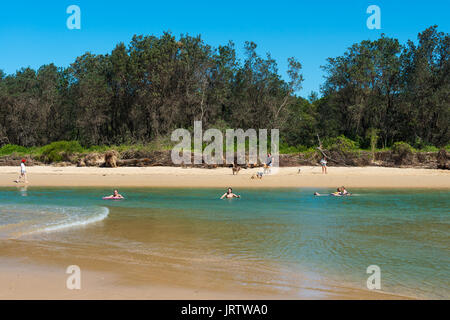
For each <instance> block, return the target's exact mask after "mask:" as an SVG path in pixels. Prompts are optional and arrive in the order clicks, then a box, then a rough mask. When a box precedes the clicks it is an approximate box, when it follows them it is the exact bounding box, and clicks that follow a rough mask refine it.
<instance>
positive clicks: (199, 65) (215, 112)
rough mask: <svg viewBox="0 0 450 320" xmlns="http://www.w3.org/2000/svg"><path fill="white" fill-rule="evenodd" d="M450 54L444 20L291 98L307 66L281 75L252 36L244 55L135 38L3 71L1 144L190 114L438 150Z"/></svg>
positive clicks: (85, 138) (103, 135)
mask: <svg viewBox="0 0 450 320" xmlns="http://www.w3.org/2000/svg"><path fill="white" fill-rule="evenodd" d="M311 50H314V48H311ZM449 56H450V38H449V35H448V34H447V33H443V32H439V31H438V30H437V27H436V26H433V27H430V28H428V29H426V30H425V31H423V32H421V33H420V34H419V35H418V41H416V43H415V42H413V41H408V42H407V43H405V44H401V43H399V41H398V40H397V39H393V38H388V37H385V36H381V37H380V38H379V39H377V40H375V41H362V42H360V43H357V44H354V45H353V46H352V47H350V48H349V49H348V50H347V51H346V52H345V53H344V54H343V55H342V56H339V57H334V58H329V59H327V61H326V63H325V62H324V63H325V65H324V66H323V69H324V71H325V80H324V84H323V86H322V89H321V90H322V98H320V99H319V98H318V95H317V94H316V93H312V94H311V95H310V96H309V97H308V99H304V98H301V97H298V96H296V95H295V93H296V92H298V90H299V89H300V88H301V85H302V81H303V75H302V71H301V68H302V66H301V64H300V62H299V61H297V60H296V59H294V58H290V59H289V60H288V62H289V68H288V76H289V79H288V80H286V81H285V80H283V79H282V78H281V76H280V75H279V74H278V70H277V63H276V61H275V60H274V59H273V58H272V57H271V56H270V54H267V55H266V56H260V55H259V54H257V52H256V44H254V43H253V42H247V43H246V44H245V57H244V58H243V59H242V60H239V59H238V58H237V57H236V52H235V48H234V44H233V43H232V42H230V43H228V44H226V45H223V46H219V47H217V48H215V47H211V46H209V45H208V44H206V43H204V41H203V40H202V39H201V38H200V36H197V37H192V36H188V35H182V36H181V37H180V38H179V39H176V38H175V37H174V36H173V35H172V34H170V33H164V34H163V35H162V36H161V37H155V36H134V37H133V39H132V40H131V42H130V44H129V45H128V46H125V45H124V44H123V43H120V44H118V45H117V46H116V47H115V48H114V50H112V52H111V53H110V54H105V55H101V54H100V55H94V54H91V53H86V54H84V55H82V56H80V57H78V58H77V59H76V60H75V62H73V63H72V64H71V65H70V66H69V67H68V68H58V67H56V66H55V65H54V64H49V65H44V66H42V67H40V68H39V69H38V70H33V69H31V68H23V69H21V70H20V71H17V72H16V73H15V74H12V75H5V74H4V73H3V72H1V71H0V147H1V146H4V145H8V144H15V145H20V146H24V147H35V146H42V145H46V144H49V143H51V142H54V141H60V140H67V141H70V140H74V141H79V142H80V143H81V145H83V146H85V147H89V146H93V145H121V144H146V143H148V142H149V141H155V140H158V139H160V138H165V139H167V137H168V136H169V135H170V133H171V132H172V130H174V129H176V128H181V127H182V128H192V126H193V122H194V120H201V121H203V128H204V129H207V128H209V127H216V128H219V129H220V128H221V129H225V128H242V129H248V128H254V129H260V128H279V129H280V137H281V140H282V145H283V146H284V147H285V148H286V146H291V147H292V148H294V149H297V150H300V149H302V148H309V147H311V146H314V145H317V141H318V139H317V138H318V137H320V139H321V141H324V142H328V143H331V142H330V141H333V139H336V138H337V137H343V136H345V137H346V138H348V139H351V140H353V142H354V143H355V145H356V146H357V147H361V148H387V147H391V146H392V145H393V144H394V143H395V142H398V141H404V142H407V143H409V144H411V145H413V146H414V147H416V148H424V147H426V146H431V145H432V146H437V147H442V146H445V145H448V143H449V137H450V132H449V123H450V101H449V97H450V81H449V76H450V63H449Z"/></svg>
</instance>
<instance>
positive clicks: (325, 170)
mask: <svg viewBox="0 0 450 320" xmlns="http://www.w3.org/2000/svg"><path fill="white" fill-rule="evenodd" d="M320 165H321V166H322V174H327V173H328V172H327V159H325V157H323V158H322V160H320Z"/></svg>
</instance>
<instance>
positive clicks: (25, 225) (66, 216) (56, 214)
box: [0, 204, 109, 239]
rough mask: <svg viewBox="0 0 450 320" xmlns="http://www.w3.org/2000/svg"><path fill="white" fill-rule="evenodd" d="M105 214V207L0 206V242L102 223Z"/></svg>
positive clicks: (106, 213) (106, 210) (106, 211)
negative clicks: (1, 240) (0, 240)
mask: <svg viewBox="0 0 450 320" xmlns="http://www.w3.org/2000/svg"><path fill="white" fill-rule="evenodd" d="M108 214H109V210H108V208H106V207H97V206H86V207H71V206H65V207H61V206H54V205H30V204H6V205H0V239H5V238H6V239H12V238H18V237H21V236H24V235H29V234H33V233H39V232H53V231H58V230H62V229H67V228H73V227H80V226H85V225H88V224H91V223H95V222H99V221H102V220H104V219H105V218H106V217H107V216H108Z"/></svg>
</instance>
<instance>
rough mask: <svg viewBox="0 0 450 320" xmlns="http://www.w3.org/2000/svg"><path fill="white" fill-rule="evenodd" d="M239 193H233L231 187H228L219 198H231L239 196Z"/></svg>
mask: <svg viewBox="0 0 450 320" xmlns="http://www.w3.org/2000/svg"><path fill="white" fill-rule="evenodd" d="M240 197H241V196H240V195H237V194H234V193H233V189H231V188H228V190H227V192H226V193H224V194H223V196H221V197H220V199H223V198H227V199H232V198H240Z"/></svg>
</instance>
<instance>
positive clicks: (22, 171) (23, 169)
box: [14, 159, 28, 183]
mask: <svg viewBox="0 0 450 320" xmlns="http://www.w3.org/2000/svg"><path fill="white" fill-rule="evenodd" d="M26 161H27V160H25V159H22V161H21V162H20V175H19V177H18V178H17V180H15V181H14V182H15V183H19V182H20V181H21V180H22V178H23V179H24V182H25V183H28V179H27V168H26V167H25V162H26Z"/></svg>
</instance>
